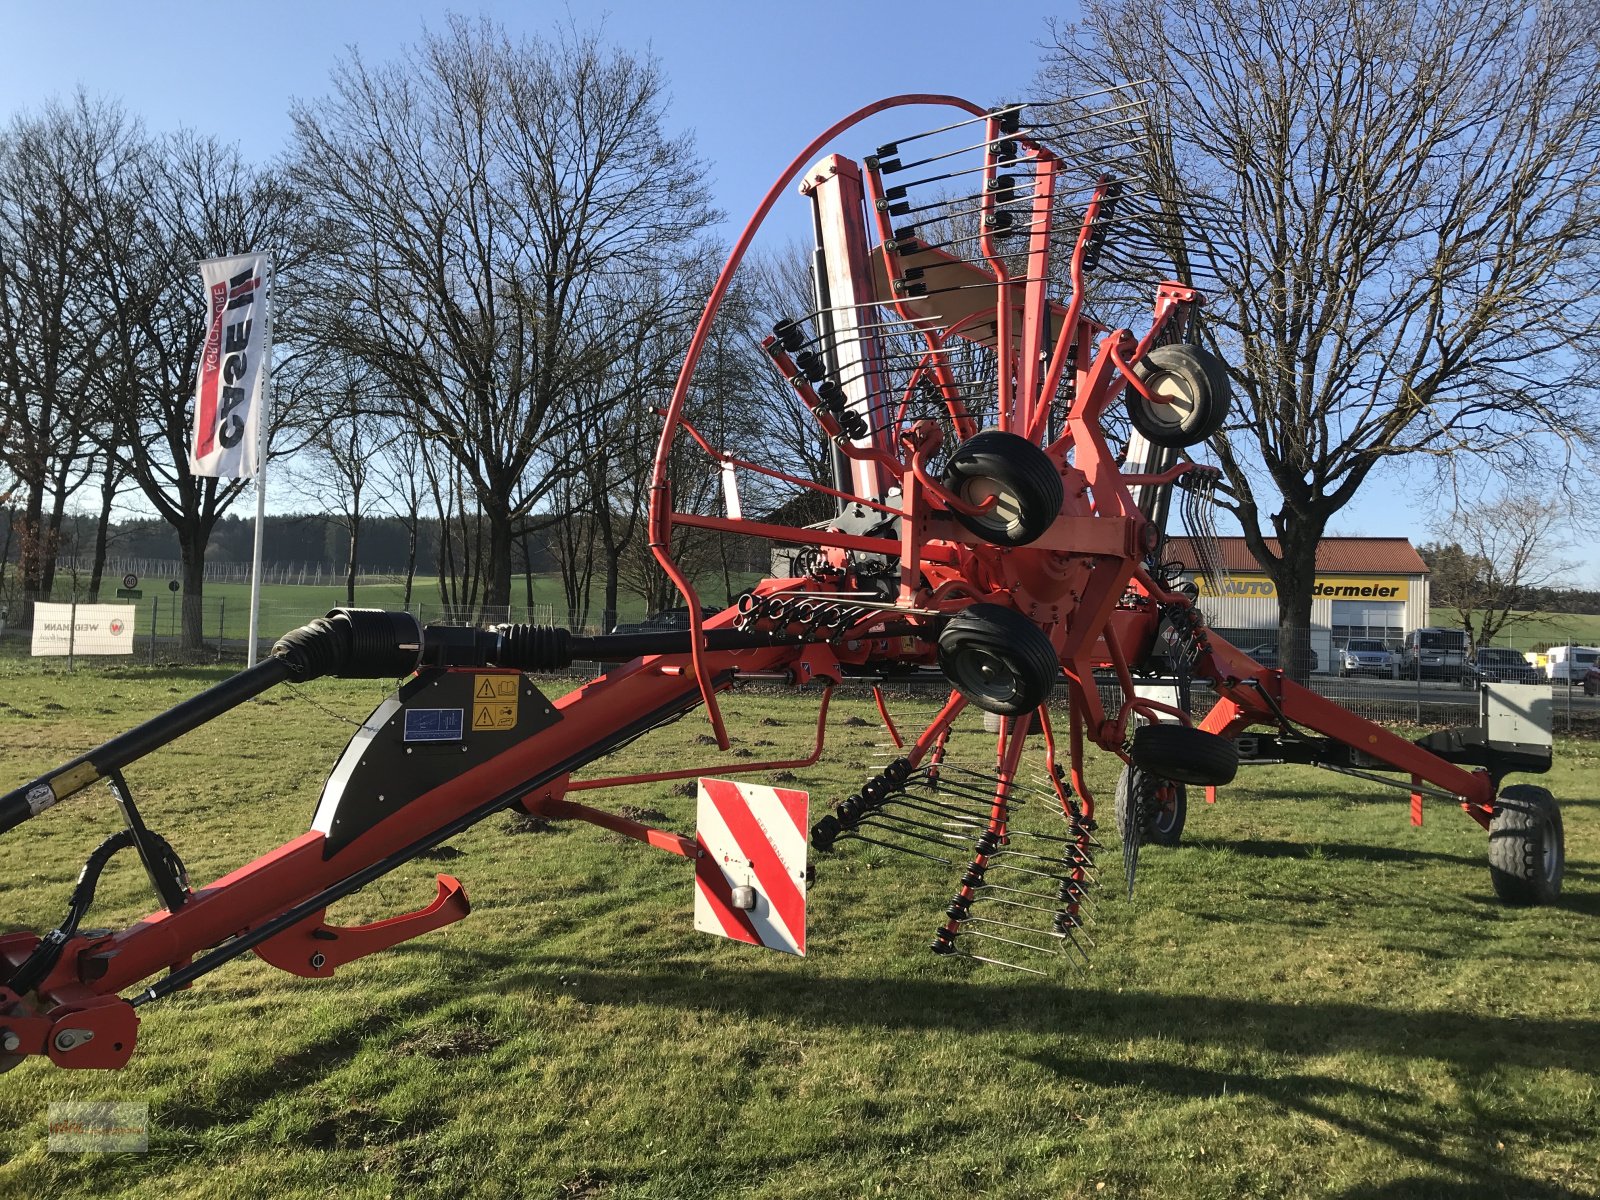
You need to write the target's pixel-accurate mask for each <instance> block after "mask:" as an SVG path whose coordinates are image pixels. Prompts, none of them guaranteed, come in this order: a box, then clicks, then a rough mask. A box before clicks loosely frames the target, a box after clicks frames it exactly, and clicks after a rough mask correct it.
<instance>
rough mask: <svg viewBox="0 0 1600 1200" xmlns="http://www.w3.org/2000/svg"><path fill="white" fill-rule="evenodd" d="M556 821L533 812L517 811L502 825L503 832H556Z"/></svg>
mask: <svg viewBox="0 0 1600 1200" xmlns="http://www.w3.org/2000/svg"><path fill="white" fill-rule="evenodd" d="M555 828H556V825H555V822H554V821H549V820H546V819H545V818H544V817H536V816H534V815H533V814H531V813H515V814H513V815H512V816H510V817H508V818H506V823H505V824H504V825H502V826H500V831H501V832H502V833H554V832H555Z"/></svg>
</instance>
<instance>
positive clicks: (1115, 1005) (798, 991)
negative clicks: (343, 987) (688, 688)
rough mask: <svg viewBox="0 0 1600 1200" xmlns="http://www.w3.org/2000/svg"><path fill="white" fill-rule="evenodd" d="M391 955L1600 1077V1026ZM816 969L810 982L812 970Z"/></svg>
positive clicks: (808, 1005) (669, 998) (653, 988)
mask: <svg viewBox="0 0 1600 1200" xmlns="http://www.w3.org/2000/svg"><path fill="white" fill-rule="evenodd" d="M387 953H390V954H403V953H426V954H429V955H435V954H447V955H451V956H455V955H462V956H463V957H467V958H470V959H471V960H472V961H473V962H474V963H476V964H477V977H478V978H479V979H480V980H481V981H482V986H483V987H484V988H486V989H490V990H494V991H511V990H516V989H525V988H535V987H538V986H540V985H548V984H549V982H550V981H551V980H552V979H553V978H555V977H556V976H558V975H559V977H560V978H562V979H563V980H564V981H565V983H566V985H567V986H568V987H572V988H575V992H574V993H573V994H574V995H575V996H576V997H577V998H579V999H581V1000H583V1001H585V1002H587V1003H591V1004H622V1005H626V1004H644V1005H651V1006H664V1007H669V1008H678V1009H683V1010H689V1011H705V1012H718V1013H731V1014H740V1015H743V1016H746V1017H750V1018H756V1019H768V1018H777V1019H780V1020H797V1021H800V1022H803V1023H815V1024H819V1025H826V1026H837V1027H844V1028H862V1029H929V1030H954V1031H957V1032H964V1031H972V1032H993V1031H996V1030H1007V1031H1012V1032H1026V1033H1037V1034H1053V1035H1060V1034H1083V1035H1086V1036H1089V1037H1107V1038H1110V1039H1112V1040H1114V1041H1116V1040H1127V1039H1129V1038H1138V1037H1145V1036H1151V1037H1154V1036H1161V1037H1171V1038H1179V1039H1182V1040H1184V1041H1188V1042H1192V1043H1195V1044H1198V1045H1215V1046H1220V1047H1231V1048H1235V1049H1239V1050H1245V1051H1250V1052H1262V1053H1282V1054H1306V1053H1312V1054H1323V1053H1328V1052H1330V1051H1333V1050H1335V1049H1351V1048H1359V1049H1361V1050H1364V1051H1368V1052H1372V1053H1376V1054H1387V1055H1394V1056H1396V1057H1402V1058H1416V1057H1423V1058H1432V1059H1437V1060H1440V1061H1443V1062H1449V1063H1454V1064H1456V1065H1458V1066H1460V1067H1463V1068H1465V1069H1467V1070H1475V1071H1476V1070H1482V1071H1491V1070H1501V1069H1504V1068H1506V1067H1511V1066H1518V1067H1529V1068H1535V1069H1546V1068H1561V1069H1568V1070H1577V1071H1588V1072H1596V1073H1600V1020H1585V1019H1582V1018H1575V1017H1574V1018H1564V1019H1554V1018H1521V1017H1497V1016H1493V1015H1489V1014H1483V1013H1472V1012H1454V1011H1417V1010H1415V1009H1392V1008H1383V1007H1379V1006H1377V1005H1370V1004H1355V1003H1343V1002H1337V1001H1325V1002H1322V1003H1280V1002H1275V1001H1270V1000H1253V999H1240V998H1237V997H1231V996H1193V995H1181V994H1174V993H1165V992H1153V991H1111V990H1106V989H1103V988H1093V987H1082V986H1071V987H1067V986H1062V985H1060V984H1056V983H1040V984H1034V983H1025V982H1016V983H1012V982H1006V983H979V982H974V981H972V980H968V979H959V978H952V979H939V980H930V979H904V978H869V977H856V976H827V975H820V974H812V973H811V972H809V971H807V970H805V968H799V969H798V970H783V971H775V970H766V969H760V968H756V969H743V970H738V971H736V972H721V971H719V972H712V973H708V972H707V971H706V968H705V964H704V963H701V962H697V961H686V962H683V963H681V964H680V963H665V964H663V963H655V964H652V966H650V967H644V966H641V967H640V969H639V970H637V971H634V970H627V971H616V972H611V971H601V970H595V969H593V968H592V967H590V966H588V965H586V964H585V963H584V962H583V961H581V960H577V959H573V958H569V957H566V956H559V955H539V956H534V957H533V958H532V960H531V961H530V957H529V956H525V955H511V954H504V953H499V952H494V951H471V952H469V951H464V950H460V949H457V948H455V947H448V948H446V947H433V946H430V947H427V948H426V949H422V950H413V949H412V948H410V947H406V946H398V947H395V948H394V949H393V950H390V951H387ZM802 972H803V973H802Z"/></svg>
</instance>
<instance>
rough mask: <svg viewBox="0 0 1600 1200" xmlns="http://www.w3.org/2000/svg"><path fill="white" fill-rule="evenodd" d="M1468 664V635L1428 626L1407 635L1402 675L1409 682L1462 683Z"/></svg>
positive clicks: (1458, 631) (1402, 659)
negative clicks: (1462, 676) (1426, 680)
mask: <svg viewBox="0 0 1600 1200" xmlns="http://www.w3.org/2000/svg"><path fill="white" fill-rule="evenodd" d="M1466 661H1467V635H1466V634H1464V633H1462V632H1461V630H1459V629H1440V628H1437V627H1435V626H1431V625H1428V626H1424V627H1423V628H1421V629H1413V630H1412V631H1411V632H1410V633H1408V634H1406V644H1405V648H1404V649H1402V650H1401V651H1400V674H1401V675H1403V676H1404V677H1405V678H1407V679H1429V678H1436V679H1460V678H1461V671H1462V668H1463V667H1464V666H1465V665H1466Z"/></svg>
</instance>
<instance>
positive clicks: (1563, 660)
mask: <svg viewBox="0 0 1600 1200" xmlns="http://www.w3.org/2000/svg"><path fill="white" fill-rule="evenodd" d="M1548 661H1549V666H1548V667H1547V668H1546V670H1548V671H1549V673H1550V682H1551V683H1564V684H1566V685H1567V686H1568V687H1571V686H1572V685H1573V684H1575V683H1580V682H1582V680H1583V676H1584V673H1585V672H1586V671H1588V669H1589V668H1590V667H1592V666H1594V665H1595V664H1596V663H1600V649H1597V648H1596V647H1594V646H1551V647H1550V650H1549V656H1548Z"/></svg>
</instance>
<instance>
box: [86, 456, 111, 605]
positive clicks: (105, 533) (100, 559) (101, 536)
mask: <svg viewBox="0 0 1600 1200" xmlns="http://www.w3.org/2000/svg"><path fill="white" fill-rule="evenodd" d="M116 498H117V493H116V488H115V487H114V486H113V484H112V480H111V472H110V470H109V469H108V470H107V472H106V485H105V486H104V487H103V488H101V489H100V515H99V517H98V518H97V519H96V521H95V527H94V566H93V568H92V569H91V570H90V572H89V603H90V604H98V603H99V602H100V580H101V577H102V576H104V575H105V571H106V548H107V546H108V545H109V544H110V541H111V505H112V502H113V501H115V500H116Z"/></svg>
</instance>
